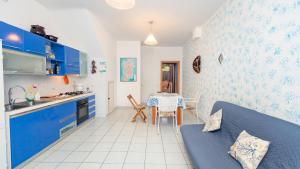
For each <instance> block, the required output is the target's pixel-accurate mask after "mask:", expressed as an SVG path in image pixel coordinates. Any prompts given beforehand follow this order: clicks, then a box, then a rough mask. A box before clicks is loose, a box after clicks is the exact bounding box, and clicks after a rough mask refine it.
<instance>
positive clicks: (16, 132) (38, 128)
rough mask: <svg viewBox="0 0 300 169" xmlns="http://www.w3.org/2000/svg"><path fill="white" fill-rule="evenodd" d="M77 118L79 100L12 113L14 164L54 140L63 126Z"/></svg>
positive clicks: (11, 131) (22, 160)
mask: <svg viewBox="0 0 300 169" xmlns="http://www.w3.org/2000/svg"><path fill="white" fill-rule="evenodd" d="M75 121H76V102H68V103H63V104H59V105H55V106H52V107H48V108H44V109H40V110H36V111H34V112H29V113H26V114H24V115H20V116H16V117H11V118H10V142H11V165H12V168H15V167H16V166H18V165H19V164H21V163H22V162H24V161H26V160H28V159H29V158H31V157H32V156H34V155H36V154H37V153H39V152H40V151H42V150H43V149H44V148H46V147H48V146H49V145H50V144H52V143H54V142H55V141H56V140H58V139H59V138H60V136H61V131H62V129H63V128H64V127H66V126H67V125H69V124H70V123H74V122H75ZM75 124H76V123H75Z"/></svg>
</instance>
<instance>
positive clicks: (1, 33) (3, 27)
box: [0, 21, 24, 51]
mask: <svg viewBox="0 0 300 169" xmlns="http://www.w3.org/2000/svg"><path fill="white" fill-rule="evenodd" d="M0 39H2V45H3V48H6V49H13V50H18V51H23V50H24V31H23V30H22V29H19V28H17V27H15V26H12V25H9V24H7V23H4V22H2V21H0Z"/></svg>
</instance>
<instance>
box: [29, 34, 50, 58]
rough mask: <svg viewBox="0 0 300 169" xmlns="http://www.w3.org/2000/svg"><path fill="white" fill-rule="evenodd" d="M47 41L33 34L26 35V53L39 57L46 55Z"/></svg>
mask: <svg viewBox="0 0 300 169" xmlns="http://www.w3.org/2000/svg"><path fill="white" fill-rule="evenodd" d="M45 47H46V39H45V38H43V37H41V36H38V35H35V34H33V33H31V32H26V31H25V33H24V51H25V52H28V53H33V54H37V55H42V56H45V55H46V49H45Z"/></svg>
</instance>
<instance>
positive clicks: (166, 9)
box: [37, 0, 224, 46]
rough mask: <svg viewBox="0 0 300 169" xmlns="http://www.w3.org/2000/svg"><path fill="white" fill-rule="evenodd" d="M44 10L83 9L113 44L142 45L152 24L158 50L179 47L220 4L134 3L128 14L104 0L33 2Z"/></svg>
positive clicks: (215, 0)
mask: <svg viewBox="0 0 300 169" xmlns="http://www.w3.org/2000/svg"><path fill="white" fill-rule="evenodd" d="M37 1H39V2H40V3H41V4H43V5H44V6H46V7H48V8H55V9H65V8H82V7H83V8H87V9H89V10H90V11H92V12H93V13H94V14H95V15H96V16H97V17H98V18H99V21H100V22H101V23H102V24H103V25H104V26H105V27H106V29H107V30H109V31H110V33H111V34H112V35H114V36H115V38H116V39H117V40H138V41H143V40H144V39H145V38H146V36H147V34H148V33H149V29H150V28H149V24H148V21H150V20H154V22H155V23H154V26H153V28H154V34H155V36H156V38H157V40H158V41H159V45H160V46H179V45H182V44H183V43H185V42H186V41H187V40H188V39H189V38H190V37H191V36H192V31H193V29H194V28H195V27H196V26H197V25H201V24H203V23H205V22H206V21H207V20H208V19H209V17H210V16H212V15H213V14H214V12H215V11H216V10H217V8H218V7H219V6H220V5H221V4H222V3H223V2H224V0H136V6H135V7H134V8H133V9H131V10H124V11H121V10H117V9H113V8H111V7H110V6H108V5H107V4H106V3H105V0H37Z"/></svg>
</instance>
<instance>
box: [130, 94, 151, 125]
mask: <svg viewBox="0 0 300 169" xmlns="http://www.w3.org/2000/svg"><path fill="white" fill-rule="evenodd" d="M127 98H128V100H129V101H130V103H131V104H132V106H133V108H134V110H135V111H136V114H135V115H134V116H133V118H132V120H131V122H135V121H136V118H137V117H138V116H140V117H141V118H142V120H143V121H144V122H145V123H146V122H147V116H146V115H145V113H144V110H145V109H146V106H144V105H141V104H138V103H137V102H136V101H135V99H134V98H133V97H132V95H131V94H130V95H128V96H127Z"/></svg>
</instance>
